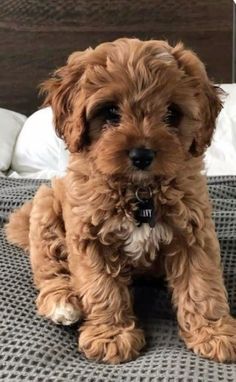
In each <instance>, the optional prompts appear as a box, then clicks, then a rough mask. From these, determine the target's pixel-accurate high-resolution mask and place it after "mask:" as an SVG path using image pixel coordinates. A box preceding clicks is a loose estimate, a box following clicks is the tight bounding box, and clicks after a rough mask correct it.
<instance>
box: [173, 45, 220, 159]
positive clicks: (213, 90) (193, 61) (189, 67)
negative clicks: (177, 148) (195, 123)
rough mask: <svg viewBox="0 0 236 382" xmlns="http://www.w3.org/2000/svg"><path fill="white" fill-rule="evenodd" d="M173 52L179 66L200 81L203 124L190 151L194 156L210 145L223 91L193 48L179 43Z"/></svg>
mask: <svg viewBox="0 0 236 382" xmlns="http://www.w3.org/2000/svg"><path fill="white" fill-rule="evenodd" d="M172 54H173V56H174V57H175V59H176V60H177V62H178V65H179V67H180V68H181V69H182V70H183V71H184V72H185V73H186V75H187V76H190V77H192V78H194V79H195V80H196V82H197V83H198V85H199V86H198V89H199V91H197V94H196V96H197V98H198V100H199V104H200V105H199V106H200V118H201V126H200V128H199V130H198V131H196V134H195V137H194V139H193V142H192V145H191V147H190V152H191V154H192V155H193V156H199V155H202V154H203V152H204V151H205V149H206V148H207V147H208V146H209V145H210V143H211V139H212V136H213V132H214V129H215V123H216V118H217V116H218V114H219V112H220V110H221V108H222V102H221V99H220V95H221V94H222V93H223V91H222V90H221V89H220V88H219V87H217V86H215V85H214V84H213V83H212V82H211V81H210V80H209V78H208V76H207V73H206V69H205V66H204V64H203V63H202V62H201V61H200V60H199V58H198V57H197V55H196V54H195V53H193V52H192V51H191V50H186V49H184V46H183V44H182V43H179V44H177V45H176V46H175V47H174V48H173V50H172Z"/></svg>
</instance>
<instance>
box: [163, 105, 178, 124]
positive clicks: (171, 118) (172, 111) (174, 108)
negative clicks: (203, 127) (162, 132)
mask: <svg viewBox="0 0 236 382" xmlns="http://www.w3.org/2000/svg"><path fill="white" fill-rule="evenodd" d="M181 118H182V112H181V110H180V108H179V106H178V105H176V104H174V103H171V104H170V105H169V106H168V108H167V112H166V114H165V116H164V118H163V121H164V122H165V123H166V124H167V125H168V126H170V127H178V125H179V123H180V121H181Z"/></svg>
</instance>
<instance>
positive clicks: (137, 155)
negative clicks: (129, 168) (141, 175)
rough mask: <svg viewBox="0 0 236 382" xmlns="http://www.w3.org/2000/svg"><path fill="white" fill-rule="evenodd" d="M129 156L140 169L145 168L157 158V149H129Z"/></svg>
mask: <svg viewBox="0 0 236 382" xmlns="http://www.w3.org/2000/svg"><path fill="white" fill-rule="evenodd" d="M129 158H130V159H131V161H132V163H133V165H134V166H135V167H137V168H138V169H140V170H144V169H145V168H147V167H148V166H150V164H151V163H152V161H153V159H154V158H155V151H153V150H151V149H145V148H142V147H140V148H134V149H132V150H130V151H129Z"/></svg>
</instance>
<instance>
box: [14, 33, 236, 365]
mask: <svg viewBox="0 0 236 382" xmlns="http://www.w3.org/2000/svg"><path fill="white" fill-rule="evenodd" d="M43 91H44V92H45V93H46V101H45V103H46V104H50V105H51V106H52V108H53V111H54V116H55V126H56V131H57V133H58V135H59V136H60V137H62V138H63V139H64V140H65V142H66V144H67V146H68V148H69V150H70V152H71V155H70V162H69V166H68V170H67V174H66V176H65V177H64V178H63V179H54V180H53V181H52V188H48V187H46V186H45V185H43V186H41V187H40V189H39V190H38V192H37V194H36V196H35V198H34V199H33V201H32V202H30V204H28V207H27V206H23V207H22V209H20V210H19V211H16V212H15V213H13V214H12V215H11V216H10V221H9V224H8V226H7V235H8V238H9V240H11V241H12V242H13V243H15V244H18V245H20V246H22V247H23V248H25V250H29V252H30V259H31V265H32V270H33V275H34V281H35V285H36V287H37V288H38V289H39V296H38V298H37V307H38V311H39V314H41V315H43V316H46V317H48V318H50V319H52V320H53V321H55V322H59V323H64V324H69V323H72V322H74V321H75V320H77V319H78V318H79V317H83V318H84V322H83V324H82V325H81V327H80V336H79V349H80V350H81V351H82V352H84V353H85V355H86V356H87V357H88V358H90V359H96V360H102V361H104V362H110V363H118V362H124V361H128V360H131V359H134V358H135V357H136V356H137V355H138V354H139V352H140V350H141V349H142V348H143V346H144V344H145V339H144V334H143V331H142V330H141V329H139V328H138V326H137V320H136V317H135V315H134V312H133V306H132V298H131V294H130V287H129V285H130V283H131V280H132V276H133V274H134V273H135V272H139V271H142V270H144V269H145V271H150V272H152V273H156V274H157V275H158V274H159V273H160V272H162V270H164V271H165V274H166V278H167V280H168V283H169V287H170V289H171V291H172V293H173V304H174V306H175V308H176V311H177V319H178V323H179V327H180V336H181V337H182V338H183V340H184V341H185V343H186V345H187V347H188V348H189V349H192V350H193V351H194V352H196V353H198V354H200V355H202V356H204V357H207V358H210V359H214V360H217V361H236V321H235V319H233V318H232V317H231V316H230V313H229V306H228V303H227V294H226V290H225V287H224V283H223V278H222V269H221V265H220V250H219V244H218V241H217V237H216V234H215V230H214V225H213V222H212V220H211V206H210V202H209V198H208V192H207V186H206V180H205V177H204V176H203V175H202V173H201V172H202V162H203V161H202V156H203V153H204V151H205V148H206V147H207V146H208V145H209V144H210V141H211V138H212V134H213V131H214V128H215V120H216V117H217V115H218V113H219V111H220V109H221V102H220V98H219V90H218V89H217V88H216V87H214V86H213V84H212V83H211V82H210V81H209V79H208V77H207V74H206V71H205V68H204V65H203V64H202V63H201V61H200V60H199V59H198V57H197V56H196V55H195V54H194V53H193V52H191V51H190V50H186V49H185V48H184V47H183V45H182V44H178V45H177V46H175V47H174V48H172V47H171V46H170V45H168V44H167V43H166V42H163V41H146V42H143V41H139V40H136V39H120V40H116V41H114V42H112V43H104V44H101V45H99V46H98V47H96V48H95V49H87V50H86V51H85V52H75V53H73V54H72V55H71V56H70V57H69V59H68V62H67V64H66V65H65V66H64V67H62V68H60V69H58V70H57V71H56V72H55V73H54V75H53V77H52V78H51V79H49V80H48V81H46V82H45V83H44V84H43ZM107 102H113V103H116V104H117V105H119V111H120V115H121V120H120V122H119V124H118V125H117V126H109V123H108V122H107V121H105V122H104V121H103V122H102V121H101V118H100V117H99V116H98V115H96V110H97V109H98V108H99V107H100V106H101V105H102V104H104V103H107ZM170 103H174V104H177V105H178V107H179V108H180V109H181V110H182V118H181V121H180V122H179V125H178V128H177V129H176V128H172V126H169V125H167V123H166V122H165V120H164V116H165V114H166V113H167V108H168V105H169V104H170ZM140 146H145V147H148V148H151V149H153V150H155V152H156V157H155V160H154V161H153V163H152V164H151V166H150V167H149V168H148V169H147V170H144V171H137V169H136V170H135V169H134V168H133V166H132V163H131V161H130V159H129V157H128V155H127V152H128V151H129V150H131V149H132V148H134V147H140ZM140 185H142V186H148V187H150V189H151V190H152V193H153V202H154V205H155V211H156V215H155V226H154V227H153V228H150V227H149V225H147V224H143V225H142V226H141V227H138V226H137V223H136V221H135V219H134V211H135V208H136V204H135V199H134V195H135V190H136V189H137V187H139V186H140ZM19 227H20V228H19Z"/></svg>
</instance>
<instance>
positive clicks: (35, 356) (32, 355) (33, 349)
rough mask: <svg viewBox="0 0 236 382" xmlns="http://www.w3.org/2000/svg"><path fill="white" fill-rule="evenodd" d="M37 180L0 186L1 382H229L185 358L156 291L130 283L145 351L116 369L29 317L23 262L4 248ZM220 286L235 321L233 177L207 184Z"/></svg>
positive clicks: (223, 367) (163, 294)
mask: <svg viewBox="0 0 236 382" xmlns="http://www.w3.org/2000/svg"><path fill="white" fill-rule="evenodd" d="M41 183H42V181H39V180H21V179H20V180H14V179H4V178H0V283H1V289H0V304H1V305H0V317H1V318H0V344H1V348H0V381H4V382H5V381H35V382H44V381H45V382H50V381H55V382H62V381H68V382H69V381H70V382H72V381H80V382H84V381H88V382H106V381H107V382H109V381H120V382H124V381H127V382H154V381H173V382H178V381H179V382H180V381H186V382H190V381H199V382H200V381H201V382H217V381H228V382H233V381H236V365H235V364H234V365H232V364H231V365H230V364H218V363H216V362H214V361H209V360H206V359H203V358H201V357H198V356H196V355H195V354H193V353H192V352H191V351H188V350H187V349H186V347H185V345H184V344H183V342H182V341H181V340H180V339H179V337H178V333H177V331H178V330H177V324H176V320H175V315H174V313H173V311H172V308H171V304H170V296H169V294H168V292H167V290H166V288H165V285H164V284H162V283H159V284H154V283H152V284H150V283H148V282H141V281H140V282H137V283H136V285H135V286H134V295H135V310H136V313H137V315H138V317H139V320H140V324H141V326H142V327H143V328H144V329H145V332H146V339H147V345H146V348H145V349H144V350H143V352H142V354H141V355H140V357H139V358H138V359H137V360H135V361H132V362H129V363H126V364H121V365H117V366H111V365H104V364H99V363H95V362H90V361H88V360H86V359H85V358H84V357H83V355H81V354H80V353H79V352H78V351H77V325H73V326H71V327H63V326H57V325H55V324H53V323H52V322H49V321H47V320H45V319H43V318H41V317H38V316H37V314H36V310H35V304H34V301H35V298H36V291H35V289H34V286H33V283H32V275H31V270H30V265H29V259H28V257H27V256H26V255H25V254H24V253H23V251H21V250H20V249H18V248H16V247H14V246H12V245H10V244H8V242H7V241H6V238H5V235H4V229H3V225H4V223H5V222H6V221H7V218H8V215H9V213H10V211H12V210H13V209H15V208H17V207H18V206H20V205H21V204H22V203H23V202H24V201H25V200H27V199H31V198H32V197H33V195H34V194H35V192H36V190H37V188H38V187H39V185H40V184H41ZM208 184H209V191H210V195H211V197H212V200H213V205H214V212H213V218H214V220H215V224H216V229H217V233H218V238H219V240H220V245H221V250H222V261H223V264H224V275H225V283H226V287H227V289H228V293H229V301H230V306H231V310H232V313H233V314H235V313H236V177H219V178H210V179H209V181H208Z"/></svg>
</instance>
